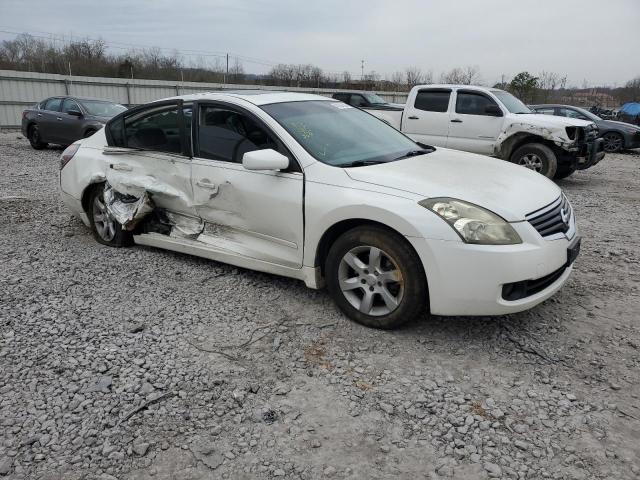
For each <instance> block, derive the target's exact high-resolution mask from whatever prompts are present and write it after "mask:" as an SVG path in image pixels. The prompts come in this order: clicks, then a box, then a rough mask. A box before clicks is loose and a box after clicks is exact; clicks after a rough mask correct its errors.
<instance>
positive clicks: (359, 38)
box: [0, 0, 640, 86]
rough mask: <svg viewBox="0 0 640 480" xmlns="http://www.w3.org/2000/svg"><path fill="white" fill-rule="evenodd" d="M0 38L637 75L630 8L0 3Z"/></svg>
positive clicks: (327, 65) (443, 0) (568, 1)
mask: <svg viewBox="0 0 640 480" xmlns="http://www.w3.org/2000/svg"><path fill="white" fill-rule="evenodd" d="M0 30H5V31H25V32H33V33H34V34H37V35H46V34H47V32H53V33H56V34H66V35H69V34H73V35H78V36H81V35H85V36H90V37H96V38H102V39H104V40H105V41H106V42H107V44H110V45H112V47H115V46H116V45H115V44H116V42H119V43H120V44H123V43H124V44H137V45H149V46H152V45H154V46H158V47H165V48H172V49H177V50H203V51H207V52H212V53H222V52H229V53H231V54H232V55H233V54H236V55H241V56H243V57H251V58H252V59H255V60H256V61H259V62H261V63H262V64H261V63H251V62H249V61H248V60H246V58H245V60H244V61H243V65H244V68H245V71H246V72H248V73H263V72H265V71H266V70H268V68H269V67H268V66H267V65H264V64H265V63H267V64H268V63H312V64H315V65H318V66H320V67H321V68H322V69H323V70H325V71H335V72H342V71H343V70H348V71H350V72H351V73H352V75H353V76H354V77H355V76H357V75H359V73H360V60H361V59H364V61H365V71H366V72H368V71H371V70H375V71H376V72H377V73H379V74H381V75H382V76H384V75H385V74H389V75H390V74H391V73H392V72H394V71H396V70H404V69H405V68H406V67H408V66H417V67H419V68H421V69H422V70H423V71H432V72H433V74H434V78H435V79H436V80H437V79H438V77H439V75H440V73H441V72H442V71H445V70H449V69H451V68H453V67H457V66H467V65H471V66H477V67H478V68H479V69H480V72H481V75H482V79H483V81H484V82H485V83H494V82H495V81H497V80H499V79H500V76H501V74H505V75H507V77H511V76H513V75H514V74H516V73H518V72H520V71H523V70H528V71H530V72H532V73H535V74H537V73H539V72H541V71H542V70H547V71H553V72H557V73H560V74H563V75H565V74H566V75H567V76H568V78H569V84H570V85H577V86H581V85H582V84H583V82H584V81H585V80H586V81H587V82H588V84H589V85H597V84H607V85H621V84H624V83H625V82H626V81H627V80H629V79H631V78H634V77H637V76H640V0H396V1H391V0H316V1H309V0H306V1H300V0H179V1H177V0H153V1H151V0H137V1H136V0H101V1H87V0H82V1H77V0H56V1H51V0H0ZM43 32H44V33H43ZM13 37H14V35H12V34H10V33H0V39H10V38H13ZM119 46H121V45H119ZM113 51H114V52H122V50H121V49H114V50H113ZM184 58H185V60H187V61H189V60H195V58H194V57H193V56H186V55H185V57H184ZM207 59H208V60H210V61H214V57H207Z"/></svg>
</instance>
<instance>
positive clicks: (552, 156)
mask: <svg viewBox="0 0 640 480" xmlns="http://www.w3.org/2000/svg"><path fill="white" fill-rule="evenodd" d="M365 110H366V111H368V112H369V113H371V114H372V115H375V116H376V117H378V118H380V119H382V120H384V121H385V122H387V123H389V124H390V125H392V126H393V127H395V128H397V129H398V130H400V131H401V132H403V133H405V134H406V135H407V136H409V137H411V138H412V139H413V140H415V141H417V142H420V143H423V144H428V145H434V146H437V147H446V148H452V149H455V150H463V151H466V152H472V153H480V154H483V155H491V156H494V157H498V158H502V159H503V160H509V161H511V162H513V163H517V164H519V165H523V166H525V167H527V168H530V169H532V170H535V171H537V172H539V173H541V174H543V175H545V176H546V177H549V178H555V179H560V178H565V177H568V176H569V175H571V174H572V173H573V172H575V171H576V170H583V169H585V168H589V167H591V166H593V165H595V164H596V163H598V162H599V161H600V160H602V158H603V157H604V150H603V145H602V139H598V127H596V125H595V124H594V123H593V122H588V121H584V120H578V119H573V118H564V117H555V116H550V115H539V114H535V113H533V112H532V111H531V110H529V108H528V107H527V106H526V105H525V104H524V103H522V102H521V101H520V100H518V99H517V98H516V97H514V96H513V95H511V94H510V93H508V92H505V91H504V90H499V89H497V88H485V87H476V86H469V85H418V86H416V87H413V88H412V89H411V92H410V93H409V98H408V99H407V103H406V105H405V106H404V108H402V107H397V108H389V107H385V108H384V109H377V108H375V107H369V108H365Z"/></svg>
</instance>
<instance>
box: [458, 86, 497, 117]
mask: <svg viewBox="0 0 640 480" xmlns="http://www.w3.org/2000/svg"><path fill="white" fill-rule="evenodd" d="M491 105H495V106H497V104H496V102H494V101H493V100H491V99H490V98H489V97H486V96H484V95H482V94H481V93H475V92H460V91H459V92H458V96H457V98H456V113H462V114H466V115H486V116H491V115H490V114H488V113H487V112H486V109H487V107H489V106H491Z"/></svg>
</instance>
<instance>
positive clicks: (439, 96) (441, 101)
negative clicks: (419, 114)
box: [414, 90, 451, 112]
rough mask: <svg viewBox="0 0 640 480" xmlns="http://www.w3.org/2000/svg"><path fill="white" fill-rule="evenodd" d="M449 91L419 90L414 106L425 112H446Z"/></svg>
mask: <svg viewBox="0 0 640 480" xmlns="http://www.w3.org/2000/svg"><path fill="white" fill-rule="evenodd" d="M450 96H451V90H420V91H419V92H418V94H417V95H416V101H415V104H414V106H415V107H416V108H417V109H418V110H424V111H426V112H446V111H447V109H448V108H449V97H450Z"/></svg>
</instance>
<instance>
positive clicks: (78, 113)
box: [67, 110, 82, 118]
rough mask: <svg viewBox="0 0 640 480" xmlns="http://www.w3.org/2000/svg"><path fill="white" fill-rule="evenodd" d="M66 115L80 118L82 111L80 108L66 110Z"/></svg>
mask: <svg viewBox="0 0 640 480" xmlns="http://www.w3.org/2000/svg"><path fill="white" fill-rule="evenodd" d="M67 115H71V116H73V117H78V118H80V117H82V112H81V111H80V110H67Z"/></svg>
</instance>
